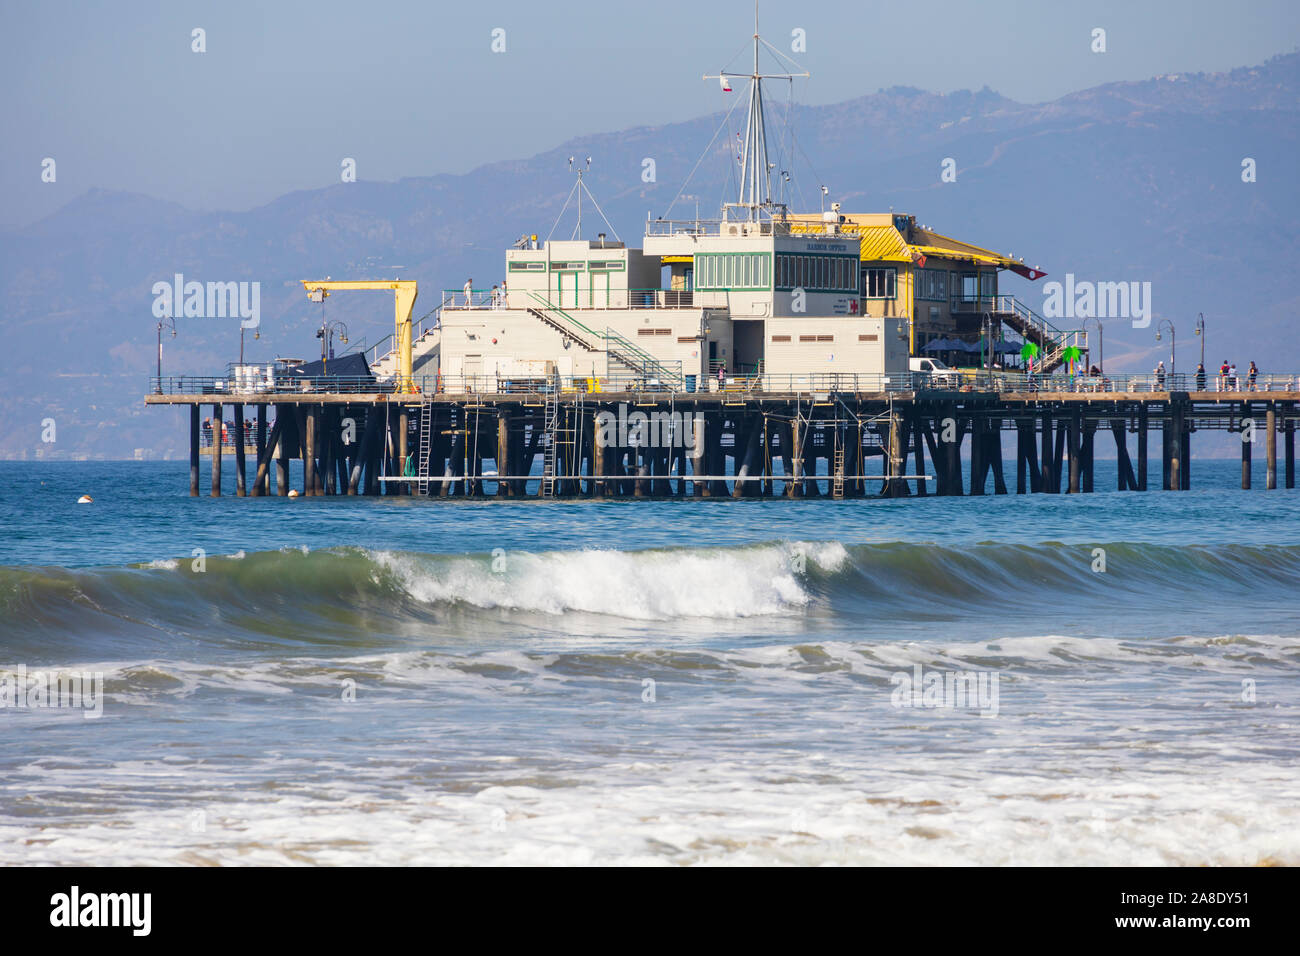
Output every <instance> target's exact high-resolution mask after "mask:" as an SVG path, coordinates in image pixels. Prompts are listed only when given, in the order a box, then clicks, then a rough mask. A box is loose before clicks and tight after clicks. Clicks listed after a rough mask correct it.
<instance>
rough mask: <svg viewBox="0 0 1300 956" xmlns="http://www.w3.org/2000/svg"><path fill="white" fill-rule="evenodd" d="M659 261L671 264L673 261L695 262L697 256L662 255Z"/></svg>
mask: <svg viewBox="0 0 1300 956" xmlns="http://www.w3.org/2000/svg"><path fill="white" fill-rule="evenodd" d="M659 261H660V262H662V263H664V264H669V263H673V262H694V261H695V257H694V256H660V257H659Z"/></svg>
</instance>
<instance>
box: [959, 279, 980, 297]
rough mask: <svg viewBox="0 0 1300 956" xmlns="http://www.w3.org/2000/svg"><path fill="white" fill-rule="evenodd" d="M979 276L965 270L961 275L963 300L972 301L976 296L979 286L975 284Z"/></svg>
mask: <svg viewBox="0 0 1300 956" xmlns="http://www.w3.org/2000/svg"><path fill="white" fill-rule="evenodd" d="M978 279H979V276H977V275H975V273H973V272H966V273H963V274H962V277H961V297H962V301H964V302H974V301H975V299H976V298H977V297H978V295H977V293H978V289H979V287H978V286H977V285H976V282H977V281H978Z"/></svg>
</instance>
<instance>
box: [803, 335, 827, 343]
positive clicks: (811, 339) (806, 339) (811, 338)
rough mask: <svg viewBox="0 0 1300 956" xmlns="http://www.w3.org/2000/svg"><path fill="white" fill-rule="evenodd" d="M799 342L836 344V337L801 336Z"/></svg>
mask: <svg viewBox="0 0 1300 956" xmlns="http://www.w3.org/2000/svg"><path fill="white" fill-rule="evenodd" d="M799 341H800V342H834V341H835V336H833V335H825V334H822V335H801V336H799Z"/></svg>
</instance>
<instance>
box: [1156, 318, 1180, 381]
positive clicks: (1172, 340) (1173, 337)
mask: <svg viewBox="0 0 1300 956" xmlns="http://www.w3.org/2000/svg"><path fill="white" fill-rule="evenodd" d="M1165 326H1168V327H1169V377H1170V378H1171V379H1172V378H1173V377H1174V373H1175V371H1176V370H1177V368H1178V365H1177V362H1176V356H1175V351H1174V347H1175V346H1176V345H1177V344H1178V338H1177V334H1176V333H1175V331H1174V323H1173V322H1171V321H1169V319H1161V320H1160V324H1159V325H1157V326H1156V341H1157V342H1159V341H1160V332H1161V330H1163V329H1164V328H1165Z"/></svg>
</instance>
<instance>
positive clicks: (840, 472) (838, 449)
mask: <svg viewBox="0 0 1300 956" xmlns="http://www.w3.org/2000/svg"><path fill="white" fill-rule="evenodd" d="M834 461H835V464H834V466H833V469H832V472H831V474H832V476H833V480H832V481H831V497H832V498H843V497H844V430H843V429H842V428H840V426H839V425H836V426H835V456H834Z"/></svg>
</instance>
